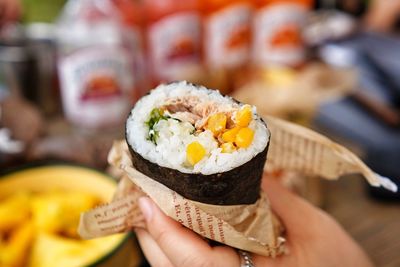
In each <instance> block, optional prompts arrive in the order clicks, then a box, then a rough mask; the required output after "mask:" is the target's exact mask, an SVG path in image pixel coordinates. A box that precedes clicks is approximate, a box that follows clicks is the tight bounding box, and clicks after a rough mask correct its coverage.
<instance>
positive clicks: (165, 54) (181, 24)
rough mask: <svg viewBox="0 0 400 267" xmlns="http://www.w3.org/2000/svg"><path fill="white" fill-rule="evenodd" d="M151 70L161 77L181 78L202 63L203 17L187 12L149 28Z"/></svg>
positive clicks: (167, 78) (168, 78) (169, 17)
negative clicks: (180, 76)
mask: <svg viewBox="0 0 400 267" xmlns="http://www.w3.org/2000/svg"><path fill="white" fill-rule="evenodd" d="M148 34H149V36H148V37H149V50H150V57H151V63H152V69H153V71H154V72H155V73H154V74H155V75H156V76H157V78H158V79H164V80H171V79H175V78H176V77H179V75H180V73H181V72H184V71H186V68H188V67H190V66H193V65H196V64H199V63H200V40H201V39H200V38H201V36H200V34H201V33H200V16H199V14H198V13H196V12H186V13H180V14H175V15H171V16H168V17H166V18H163V19H161V20H160V21H158V22H156V23H154V24H153V25H152V26H151V27H150V29H149V33H148Z"/></svg>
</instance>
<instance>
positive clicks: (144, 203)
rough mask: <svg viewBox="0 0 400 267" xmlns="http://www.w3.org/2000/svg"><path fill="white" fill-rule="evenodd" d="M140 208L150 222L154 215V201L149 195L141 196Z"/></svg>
mask: <svg viewBox="0 0 400 267" xmlns="http://www.w3.org/2000/svg"><path fill="white" fill-rule="evenodd" d="M138 203H139V208H140V210H141V211H142V213H143V216H144V219H145V220H146V222H149V221H150V220H151V218H152V217H153V203H151V200H150V199H149V198H148V197H141V198H139V201H138Z"/></svg>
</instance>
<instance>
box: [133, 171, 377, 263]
mask: <svg viewBox="0 0 400 267" xmlns="http://www.w3.org/2000/svg"><path fill="white" fill-rule="evenodd" d="M262 187H263V189H264V190H265V191H266V193H267V194H268V196H269V199H270V202H271V205H272V209H273V210H274V211H275V212H276V214H277V215H278V216H279V217H280V218H281V220H282V221H283V224H284V225H285V227H286V231H287V236H286V237H287V241H288V242H287V246H288V249H289V254H288V255H284V256H280V257H278V258H276V259H273V258H267V257H262V256H258V255H252V259H253V262H254V265H255V266H256V267H262V266H265V267H275V266H284V267H288V266H291V267H303V266H304V267H309V266H325V267H336V266H341V267H347V266H359V267H371V266H373V265H372V263H371V261H370V260H369V259H368V257H367V256H366V255H365V253H364V252H363V251H362V250H361V248H360V247H359V246H358V245H357V244H356V243H355V242H354V240H352V239H351V237H350V236H348V234H347V233H346V232H345V231H344V230H343V229H342V228H341V227H340V226H339V225H338V224H337V223H336V222H335V221H334V220H333V219H332V218H331V217H330V216H329V215H327V214H326V213H324V212H323V211H321V210H319V209H317V208H315V207H313V206H312V205H311V204H309V203H307V202H306V201H305V200H303V199H301V198H300V197H298V196H296V195H294V194H293V193H291V192H289V191H288V190H287V189H285V188H283V187H282V186H281V185H280V184H278V183H276V182H275V181H273V180H270V179H269V180H267V179H264V180H263V184H262ZM139 206H140V208H141V210H142V213H143V214H144V216H145V219H146V226H147V229H146V230H143V229H136V233H137V236H138V239H139V242H140V245H141V247H142V249H143V251H144V254H145V256H146V257H147V259H148V261H149V262H150V264H151V266H179V267H185V266H188V267H189V266H190V267H193V266H232V267H234V266H240V259H239V256H238V253H237V251H235V250H234V249H233V248H230V247H227V246H217V247H211V246H210V245H209V244H208V243H207V241H205V240H204V239H203V238H201V237H200V236H198V235H197V234H195V233H194V232H192V231H190V230H188V229H186V228H184V227H183V226H182V225H181V224H179V223H178V222H176V221H174V220H172V219H171V218H169V217H167V216H165V215H164V214H163V213H162V211H161V210H160V209H159V208H158V207H157V206H156V205H155V204H154V203H153V202H152V201H151V200H150V199H149V198H142V199H140V201H139ZM288 207H290V209H288Z"/></svg>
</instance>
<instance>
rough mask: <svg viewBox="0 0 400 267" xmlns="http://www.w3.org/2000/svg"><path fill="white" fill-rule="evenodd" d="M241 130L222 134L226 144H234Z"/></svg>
mask: <svg viewBox="0 0 400 267" xmlns="http://www.w3.org/2000/svg"><path fill="white" fill-rule="evenodd" d="M239 130H240V128H239V127H235V128H232V129H229V130H227V131H226V132H224V133H223V134H222V140H224V142H232V143H233V142H235V138H236V135H237V133H238V132H239Z"/></svg>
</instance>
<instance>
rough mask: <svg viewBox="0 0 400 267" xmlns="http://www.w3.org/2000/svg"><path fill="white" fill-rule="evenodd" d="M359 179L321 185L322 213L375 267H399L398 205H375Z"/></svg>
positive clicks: (352, 178) (327, 182)
mask: <svg viewBox="0 0 400 267" xmlns="http://www.w3.org/2000/svg"><path fill="white" fill-rule="evenodd" d="M365 189H366V188H365V184H364V182H363V179H362V178H361V177H359V176H347V177H342V178H341V179H340V180H338V181H324V182H323V195H324V209H325V210H326V211H327V212H328V213H330V214H331V215H332V216H333V217H335V218H336V220H337V221H338V222H339V223H340V224H341V225H342V226H343V227H344V229H346V231H347V232H349V233H350V235H351V236H353V238H354V239H355V240H356V241H357V242H358V243H359V244H360V245H361V246H362V247H363V249H364V250H365V251H366V252H367V254H368V255H369V256H370V257H371V259H372V260H373V262H374V263H375V265H376V266H377V267H400V202H397V203H388V202H380V201H376V200H374V199H372V198H370V197H368V195H367V191H366V190H365Z"/></svg>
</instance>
